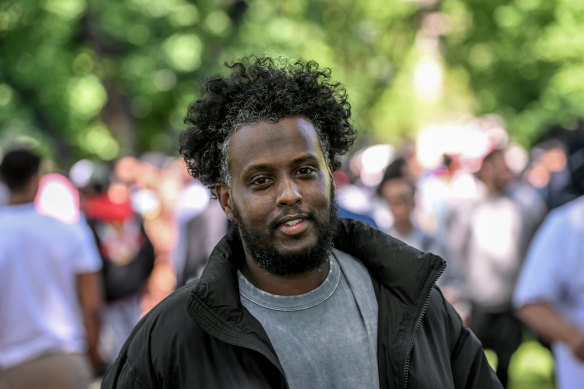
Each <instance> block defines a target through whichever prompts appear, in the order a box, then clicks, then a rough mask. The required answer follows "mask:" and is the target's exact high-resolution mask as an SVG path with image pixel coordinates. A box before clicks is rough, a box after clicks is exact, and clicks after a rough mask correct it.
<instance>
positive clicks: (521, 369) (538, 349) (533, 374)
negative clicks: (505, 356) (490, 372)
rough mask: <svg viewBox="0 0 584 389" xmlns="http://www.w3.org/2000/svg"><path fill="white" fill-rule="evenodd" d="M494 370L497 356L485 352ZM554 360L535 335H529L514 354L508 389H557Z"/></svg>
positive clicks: (488, 351)
mask: <svg viewBox="0 0 584 389" xmlns="http://www.w3.org/2000/svg"><path fill="white" fill-rule="evenodd" d="M485 354H486V355H487V359H488V360H489V363H490V364H491V366H493V368H494V367H495V366H496V365H497V356H496V355H495V353H494V352H493V351H491V350H485ZM555 387H556V385H555V383H554V359H553V356H552V353H551V351H550V350H548V349H547V348H545V347H543V346H542V345H541V344H540V343H539V342H538V341H537V340H536V339H535V338H534V337H533V335H531V334H529V333H527V334H526V335H525V336H524V341H523V343H522V344H521V346H519V349H517V351H516V352H515V354H513V357H512V358H511V364H510V366H509V384H508V389H534V388H536V389H555Z"/></svg>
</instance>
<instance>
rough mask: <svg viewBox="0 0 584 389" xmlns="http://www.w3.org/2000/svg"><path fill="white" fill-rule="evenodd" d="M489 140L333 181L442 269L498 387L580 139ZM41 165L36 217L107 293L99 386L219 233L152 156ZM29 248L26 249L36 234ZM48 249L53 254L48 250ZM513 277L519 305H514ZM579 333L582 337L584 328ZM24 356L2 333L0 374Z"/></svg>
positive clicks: (169, 167)
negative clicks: (531, 260) (527, 268)
mask: <svg viewBox="0 0 584 389" xmlns="http://www.w3.org/2000/svg"><path fill="white" fill-rule="evenodd" d="M488 139H489V142H488V144H487V145H486V146H485V147H483V148H482V149H481V152H480V153H478V154H476V153H475V154H474V155H472V156H471V157H469V156H468V155H465V153H464V152H448V151H444V152H441V154H440V158H439V159H438V160H437V163H436V164H435V165H433V166H428V165H427V164H426V165H424V164H423V163H422V162H421V158H420V148H418V147H416V145H413V144H410V145H404V146H403V147H402V148H401V149H396V148H392V149H391V153H389V154H386V155H385V157H384V158H380V159H375V158H374V159H373V162H371V161H368V162H367V161H365V158H363V155H364V153H356V154H355V155H353V156H351V157H348V158H347V160H346V161H345V163H344V164H343V166H342V168H341V169H340V170H338V171H337V172H335V175H334V178H335V186H336V198H337V202H338V204H339V213H340V214H341V216H344V217H352V218H357V219H360V220H362V221H363V222H365V223H369V224H372V225H374V226H377V227H378V228H380V229H382V230H384V231H386V232H387V233H389V234H390V235H392V236H394V237H396V238H397V239H400V240H402V241H404V242H406V243H408V244H409V245H411V246H414V247H416V248H418V249H420V250H422V251H429V252H432V253H434V254H436V255H439V256H440V257H442V258H444V259H445V260H446V261H447V263H448V267H447V270H446V272H445V274H443V275H442V277H441V278H440V283H439V286H440V287H441V289H442V292H443V293H444V295H445V296H446V298H447V299H448V300H449V301H450V302H451V303H452V304H453V306H454V307H455V309H456V310H457V311H458V312H459V314H460V315H461V317H462V318H463V320H464V322H465V323H466V324H467V325H469V326H470V327H471V328H472V329H473V330H474V332H475V334H476V335H477V336H478V337H479V338H480V339H481V341H482V342H483V344H484V346H485V348H489V349H492V350H493V351H494V352H495V353H496V355H497V374H498V376H499V378H500V379H501V381H502V382H503V384H506V383H507V382H508V367H509V362H510V360H511V356H512V355H513V353H514V352H515V351H516V350H517V348H518V347H519V345H520V344H521V342H522V339H523V338H522V337H523V333H524V330H525V328H526V326H525V324H526V322H527V324H529V326H528V327H527V328H530V327H532V326H533V325H532V323H531V322H529V321H528V320H527V319H528V317H526V320H527V321H522V320H520V318H519V317H518V316H517V314H516V312H517V308H518V307H520V306H522V304H526V303H528V302H529V301H530V299H531V298H535V297H532V296H531V295H530V294H529V292H528V291H529V290H532V289H534V288H532V283H534V282H536V280H535V279H534V278H532V277H529V276H522V274H521V273H522V270H523V267H524V266H523V265H524V263H525V261H526V258H527V257H528V256H529V255H528V253H529V250H530V247H531V246H532V245H533V244H535V243H534V240H535V239H539V235H536V233H537V232H538V230H539V229H540V226H541V225H542V223H543V222H544V221H546V219H547V218H548V216H549V215H550V214H551V213H552V212H553V211H554V210H555V209H556V208H561V207H563V206H565V205H566V204H568V203H571V202H572V201H573V200H575V199H576V198H578V196H581V195H582V194H584V144H583V143H584V141H583V140H584V134H582V133H581V132H578V131H574V132H570V133H567V135H564V134H553V136H550V138H549V139H546V140H544V141H542V142H541V143H540V144H538V145H536V146H535V147H533V148H532V149H531V150H520V151H518V147H517V146H514V145H512V144H509V142H508V138H507V137H505V136H500V134H499V135H493V136H489V137H488ZM3 152H5V154H6V155H8V153H9V150H3ZM359 158H360V159H359ZM366 163H369V164H373V165H375V166H374V168H376V169H377V170H376V171H377V173H378V175H377V177H374V178H373V179H372V178H371V177H369V176H368V177H366V176H365V174H364V172H365V171H366V169H367V166H365V164H366ZM44 166H48V165H41V166H40V167H39V169H40V176H39V182H38V191H35V192H34V194H33V197H32V200H31V201H32V203H33V205H34V209H35V212H37V213H39V214H40V215H43V216H48V217H51V218H56V219H58V220H60V221H61V222H62V223H63V224H67V225H71V226H79V230H80V231H82V232H83V233H78V234H77V235H78V237H77V238H63V239H79V240H80V241H82V243H80V245H82V246H83V247H85V248H84V250H86V251H88V252H89V253H88V254H87V257H88V258H89V259H88V262H87V264H86V268H85V270H86V271H87V272H88V273H95V272H96V271H97V272H99V275H100V277H101V281H102V282H101V287H102V288H103V292H99V291H95V292H94V293H101V296H103V298H102V300H101V301H100V303H99V316H100V317H99V318H98V319H97V320H99V322H100V326H99V335H98V338H96V339H97V340H96V342H97V343H96V345H95V347H96V351H95V352H96V353H97V355H94V357H93V359H94V361H93V362H94V364H93V368H94V372H95V374H97V375H99V374H100V373H101V372H103V369H104V368H106V367H107V366H108V365H109V364H110V363H111V362H112V361H113V359H114V358H115V357H116V356H117V354H118V352H119V350H120V348H121V347H122V344H123V343H124V340H125V339H126V337H127V336H128V335H129V334H130V332H131V330H132V328H133V326H134V325H135V324H136V323H137V321H138V320H139V319H140V317H141V316H142V315H143V314H144V313H145V312H147V311H149V310H150V309H151V308H152V307H153V306H154V305H156V304H157V303H158V302H159V301H161V300H162V299H163V298H164V297H165V296H167V295H168V294H169V293H170V292H171V291H173V290H174V289H175V288H178V287H180V286H182V285H184V284H186V283H187V282H189V280H192V279H194V278H196V277H197V276H198V275H199V274H200V273H201V272H202V271H203V269H204V267H205V263H206V258H207V257H208V255H209V254H210V252H211V250H212V249H213V247H214V246H215V244H216V243H217V242H218V241H219V239H221V237H222V236H223V235H224V233H225V232H226V231H227V228H228V221H227V219H226V218H225V216H224V214H223V212H222V210H221V208H220V206H219V204H218V203H217V201H216V200H215V199H213V197H212V194H211V192H210V191H209V190H208V189H207V188H206V187H204V186H202V185H201V184H199V183H197V182H195V181H193V179H192V178H191V177H190V176H189V174H188V172H187V169H186V167H185V164H184V162H183V161H182V160H179V159H178V158H176V157H173V156H167V155H164V154H161V153H154V152H149V153H145V154H143V155H140V156H125V157H122V158H119V159H117V160H115V161H112V162H106V161H100V160H90V159H83V160H80V161H78V162H76V163H75V164H73V165H72V166H68V167H60V168H56V169H55V168H53V169H50V170H51V171H47V170H46V169H44V168H43V167H44ZM374 170H375V169H374ZM5 184H6V183H4V184H0V185H1V187H0V228H2V223H4V224H6V223H14V221H11V220H12V219H6V218H5V216H2V215H5V214H6V213H7V212H8V210H9V209H10V208H13V204H12V205H9V203H11V198H12V197H11V196H12V191H11V189H12V188H9V187H8V186H7V185H5ZM35 189H36V188H35ZM3 217H4V218H3ZM31 220H33V219H31ZM31 222H32V221H31ZM43 223H44V222H43ZM544 224H545V223H544ZM4 228H6V227H4ZM8 228H10V227H8ZM31 228H32V227H31ZM49 228H52V227H49ZM2 231H4V229H2ZM73 235H75V234H74V233H73ZM534 236H536V238H535V239H534ZM581 238H582V237H580V239H581ZM30 239H31V241H30V245H35V242H34V240H35V237H34V235H32V236H31V237H30ZM59 239H62V238H59ZM58 242H59V240H55V241H54V242H53V243H54V244H58ZM43 244H46V245H47V247H50V245H51V242H43ZM538 244H541V243H538ZM89 246H90V247H89ZM557 249H558V250H559V248H557ZM0 250H2V248H0ZM47 250H49V249H48V248H47ZM0 255H1V254H0ZM39 255H40V254H39ZM94 257H99V261H98V262H99V263H97V262H96V260H95V259H91V258H94ZM1 260H2V258H0V279H3V278H2V277H12V275H8V274H7V273H4V274H2V273H1V272H4V271H5V270H6V271H8V270H10V269H12V268H10V267H6V265H5V264H3V263H2V262H1ZM534 266H536V265H533V264H532V265H531V267H534ZM533 271H534V272H535V273H538V270H537V269H536V270H533ZM44 276H45V277H51V276H52V273H45V274H44ZM520 277H522V278H521V280H522V281H521V282H522V283H523V284H522V285H521V288H520V290H521V291H522V292H521V293H522V295H521V296H520V297H517V296H515V294H516V289H517V288H516V286H517V281H518V279H520ZM38 282H42V280H41V281H38ZM537 282H541V281H540V280H537ZM580 283H584V280H583V281H580ZM6 285H7V284H5V285H4V286H6ZM2 287H3V285H1V284H0V292H2ZM534 293H535V292H534ZM558 294H559V295H561V292H558ZM580 294H583V293H582V290H580ZM32 296H33V297H34V295H32ZM37 297H38V296H37ZM18 298H19V297H18V296H16V295H14V294H12V295H7V294H4V293H2V297H1V299H2V304H0V305H1V306H3V307H4V308H0V323H2V320H3V319H2V318H1V317H2V316H3V315H5V314H7V313H8V311H6V312H5V311H3V310H2V309H10V307H8V308H6V307H7V306H9V305H10V304H7V303H6V302H7V300H14V301H17V299H18ZM559 298H561V296H560V297H559ZM580 299H584V297H583V296H581V297H580ZM15 304H16V303H15ZM11 309H16V308H15V307H13V308H11ZM580 310H582V308H580ZM39 314H40V313H37V315H39ZM44 314H45V315H46V316H44V317H41V318H40V320H45V321H47V322H49V321H51V320H54V318H61V319H63V317H64V316H59V315H57V314H56V315H55V316H54V317H53V316H52V315H53V313H52V312H51V311H50V310H49V311H46V312H44ZM521 318H522V317H521ZM63 320H71V318H70V317H68V318H66V319H63ZM575 320H580V324H581V325H582V326H583V327H584V324H583V323H582V317H580V318H575ZM57 327H58V325H57ZM23 331H24V330H23ZM544 335H545V334H544ZM96 336H97V335H96ZM9 337H10V334H9V335H8V338H9ZM550 338H553V337H550ZM542 342H544V344H546V345H547V343H546V341H544V340H543V339H542ZM22 344H24V342H23V343H22ZM19 347H20V346H19V345H18V344H15V343H14V342H12V343H11V340H10V339H7V335H6V329H5V328H2V327H1V326H0V367H3V368H6V367H7V366H8V367H9V366H10V364H12V363H13V364H15V365H16V364H17V362H18V363H19V362H20V361H21V360H25V359H27V358H29V357H30V356H34V353H35V352H36V351H35V348H34V347H32V348H31V347H28V346H26V345H24V346H22V348H24V349H26V352H24V351H23V354H22V355H20V354H19V351H18V349H19ZM12 349H14V350H16V351H12V353H13V355H8V354H10V352H9V350H12ZM80 350H81V349H80ZM26 353H29V354H30V355H26ZM565 363H568V362H565ZM3 364H4V366H3ZM559 379H561V377H559ZM2 389H3V388H2Z"/></svg>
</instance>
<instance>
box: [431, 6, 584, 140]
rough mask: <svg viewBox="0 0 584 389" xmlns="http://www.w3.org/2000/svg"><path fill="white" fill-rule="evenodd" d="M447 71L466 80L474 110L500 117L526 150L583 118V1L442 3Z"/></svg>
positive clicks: (571, 126)
mask: <svg viewBox="0 0 584 389" xmlns="http://www.w3.org/2000/svg"><path fill="white" fill-rule="evenodd" d="M441 8H442V11H443V12H444V14H445V15H446V16H447V20H448V31H447V32H446V33H445V34H444V35H443V43H444V58H445V59H446V62H447V64H448V67H449V68H450V69H452V70H455V71H457V72H459V73H460V74H461V75H463V77H465V78H466V79H467V80H468V84H469V87H470V89H471V90H472V91H473V93H474V95H475V96H476V101H477V105H476V113H478V114H482V113H491V112H495V113H498V114H500V115H501V116H502V117H503V118H504V119H505V120H506V122H507V124H508V127H509V130H510V131H511V132H512V134H513V135H514V137H515V138H516V139H517V140H519V141H520V142H521V143H523V144H525V145H531V144H532V142H534V141H535V140H536V139H537V138H538V137H539V136H540V135H541V133H542V132H543V131H545V130H547V129H548V128H550V127H551V126H552V125H555V124H558V125H561V126H562V127H565V128H576V126H577V124H578V119H580V118H582V117H583V116H584V104H582V101H584V2H582V1H581V0H516V1H512V2H509V1H505V0H491V1H482V0H443V2H442V7H441Z"/></svg>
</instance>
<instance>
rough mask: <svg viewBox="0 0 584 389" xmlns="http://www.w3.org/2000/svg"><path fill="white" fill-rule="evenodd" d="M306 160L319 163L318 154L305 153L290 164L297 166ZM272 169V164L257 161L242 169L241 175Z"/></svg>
mask: <svg viewBox="0 0 584 389" xmlns="http://www.w3.org/2000/svg"><path fill="white" fill-rule="evenodd" d="M307 162H311V163H313V162H316V163H319V162H320V161H319V158H318V156H316V155H314V154H306V155H303V156H301V157H298V158H295V159H293V160H292V162H291V165H293V166H297V165H301V164H303V163H307ZM271 169H272V164H267V163H258V164H256V165H250V166H249V167H247V168H245V170H244V171H243V175H244V176H247V175H249V174H250V173H253V172H254V171H258V170H271Z"/></svg>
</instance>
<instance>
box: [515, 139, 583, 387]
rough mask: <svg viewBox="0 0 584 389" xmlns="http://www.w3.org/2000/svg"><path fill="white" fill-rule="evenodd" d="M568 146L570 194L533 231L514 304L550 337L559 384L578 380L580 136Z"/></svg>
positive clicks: (531, 324) (570, 384)
mask: <svg viewBox="0 0 584 389" xmlns="http://www.w3.org/2000/svg"><path fill="white" fill-rule="evenodd" d="M571 146H572V149H571V150H570V151H571V152H570V154H569V156H570V158H569V160H568V162H569V166H568V167H569V172H570V179H569V182H570V189H569V192H570V193H575V194H579V195H580V197H577V198H576V199H575V200H572V201H570V202H568V203H566V204H564V205H561V206H559V207H557V208H555V209H554V210H552V211H551V212H550V213H549V214H548V216H547V217H546V219H545V220H544V222H543V224H542V226H541V227H540V229H539V230H538V232H537V234H536V235H535V237H534V239H533V242H532V243H531V246H530V248H529V252H528V255H527V259H526V262H525V265H524V266H523V269H522V270H521V273H520V276H519V280H518V283H517V289H516V290H515V296H514V305H515V308H516V309H517V314H518V315H519V318H520V319H521V320H523V322H524V323H526V324H527V326H529V327H530V328H531V329H532V330H533V331H535V333H536V334H537V335H539V336H541V337H542V338H544V339H545V340H547V341H550V342H551V348H552V352H553V355H554V359H555V371H556V375H555V377H556V382H557V385H558V388H559V389H575V388H580V387H581V386H582V382H584V141H582V140H580V143H579V144H576V143H574V144H573V145H571Z"/></svg>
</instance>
